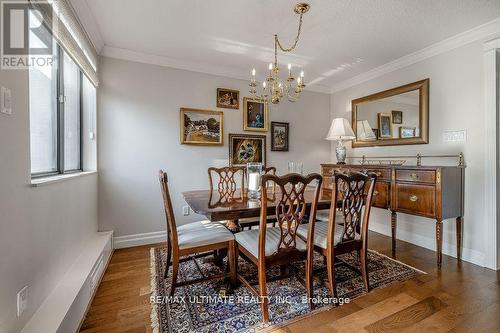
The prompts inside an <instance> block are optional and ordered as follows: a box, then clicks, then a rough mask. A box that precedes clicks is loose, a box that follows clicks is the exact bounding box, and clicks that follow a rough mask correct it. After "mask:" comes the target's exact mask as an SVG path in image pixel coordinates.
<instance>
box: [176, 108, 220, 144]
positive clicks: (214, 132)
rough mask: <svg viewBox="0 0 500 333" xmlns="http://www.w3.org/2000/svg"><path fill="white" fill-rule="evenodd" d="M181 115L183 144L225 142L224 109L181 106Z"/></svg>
mask: <svg viewBox="0 0 500 333" xmlns="http://www.w3.org/2000/svg"><path fill="white" fill-rule="evenodd" d="M180 115H181V117H180V118H181V119H180V132H181V133H180V134H181V143H182V144H191V145H222V144H224V139H223V138H224V114H223V112H222V111H211V110H199V109H189V108H181V113H180Z"/></svg>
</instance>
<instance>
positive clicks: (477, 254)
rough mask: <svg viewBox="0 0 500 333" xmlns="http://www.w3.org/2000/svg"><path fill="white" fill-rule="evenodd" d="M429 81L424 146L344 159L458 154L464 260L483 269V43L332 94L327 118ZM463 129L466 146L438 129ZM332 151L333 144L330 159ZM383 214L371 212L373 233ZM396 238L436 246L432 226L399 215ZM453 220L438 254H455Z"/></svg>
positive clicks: (386, 225) (385, 227) (381, 226)
mask: <svg viewBox="0 0 500 333" xmlns="http://www.w3.org/2000/svg"><path fill="white" fill-rule="evenodd" d="M425 78H430V97H429V103H430V105H429V110H430V111H429V112H430V121H429V123H430V125H429V126H430V128H429V140H430V143H429V144H427V145H416V146H400V147H376V148H356V149H354V150H351V151H349V152H348V156H349V155H353V154H354V155H356V156H360V155H363V154H365V155H367V156H370V155H381V154H382V155H387V154H389V155H396V154H400V155H401V154H403V155H411V154H417V153H422V154H424V155H425V154H427V155H432V154H456V153H459V152H463V153H464V154H465V161H466V163H467V168H466V171H465V222H464V223H465V224H464V244H463V246H464V252H463V259H464V260H467V261H471V262H474V263H477V264H480V265H482V264H483V261H484V252H485V248H484V245H483V244H484V234H485V232H484V231H485V230H486V229H485V226H486V223H487V221H486V220H485V214H484V200H483V189H484V188H485V176H484V170H485V163H486V161H485V156H486V155H485V148H484V146H485V144H486V142H485V135H484V128H485V111H484V83H483V44H482V43H481V42H474V43H471V44H468V45H466V46H462V47H460V48H457V49H454V50H452V51H449V52H446V53H443V54H441V55H438V56H434V57H432V58H429V59H426V60H423V61H421V62H419V63H416V64H413V65H411V66H409V67H406V68H403V69H400V70H397V71H394V72H391V73H388V74H386V75H384V76H381V77H379V78H375V79H372V80H370V81H367V82H365V83H362V84H359V85H357V86H354V87H351V88H348V89H345V90H342V91H339V92H336V93H334V94H333V95H332V99H331V107H332V117H345V118H347V119H350V111H351V110H350V109H351V106H350V102H351V100H352V99H355V98H359V97H363V96H366V95H369V94H372V93H375V92H379V91H383V90H386V89H389V88H394V87H397V86H400V85H403V84H406V83H411V82H415V81H418V80H422V79H425ZM445 130H466V131H467V142H460V143H445V142H443V137H442V136H443V131H445ZM334 156H335V147H334V146H332V160H334ZM423 163H424V164H431V165H436V164H445V163H447V164H449V163H456V161H454V160H453V161H449V160H448V161H446V160H425V159H424V161H423ZM389 215H390V214H389V213H388V211H384V210H380V209H375V210H373V215H372V220H371V221H370V224H371V226H372V228H373V229H374V230H377V231H381V232H384V233H386V234H390V216H389ZM398 216H399V222H398V238H401V239H404V240H408V241H410V242H413V243H416V244H418V245H421V246H425V247H428V248H431V249H434V248H435V238H434V235H435V222H434V221H433V220H430V219H424V218H419V217H414V216H410V215H405V214H398ZM455 239H456V238H455V222H454V221H453V220H450V221H445V223H444V244H443V251H444V252H445V253H447V254H451V255H453V256H455V254H456V252H455V251H456V247H455Z"/></svg>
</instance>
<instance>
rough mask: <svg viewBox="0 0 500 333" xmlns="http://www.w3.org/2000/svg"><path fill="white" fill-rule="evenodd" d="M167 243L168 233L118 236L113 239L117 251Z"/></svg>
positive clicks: (158, 232)
mask: <svg viewBox="0 0 500 333" xmlns="http://www.w3.org/2000/svg"><path fill="white" fill-rule="evenodd" d="M166 241H167V232H166V231H155V232H147V233H143V234H135V235H126V236H118V237H114V238H113V243H114V248H115V249H123V248H126V247H133V246H140V245H147V244H155V243H162V242H166Z"/></svg>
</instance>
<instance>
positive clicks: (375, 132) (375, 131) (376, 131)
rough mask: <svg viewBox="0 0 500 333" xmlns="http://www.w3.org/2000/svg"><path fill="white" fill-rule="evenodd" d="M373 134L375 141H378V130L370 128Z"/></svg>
mask: <svg viewBox="0 0 500 333" xmlns="http://www.w3.org/2000/svg"><path fill="white" fill-rule="evenodd" d="M372 131H373V134H375V140H378V139H379V138H380V136H379V133H378V128H372Z"/></svg>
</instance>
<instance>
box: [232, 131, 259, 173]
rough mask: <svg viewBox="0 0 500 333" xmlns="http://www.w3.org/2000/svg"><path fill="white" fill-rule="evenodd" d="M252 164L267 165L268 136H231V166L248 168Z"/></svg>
mask: <svg viewBox="0 0 500 333" xmlns="http://www.w3.org/2000/svg"><path fill="white" fill-rule="evenodd" d="M250 162H260V163H262V165H264V166H265V165H266V136H265V135H248V134H229V164H230V165H231V166H246V164H247V163H250Z"/></svg>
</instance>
